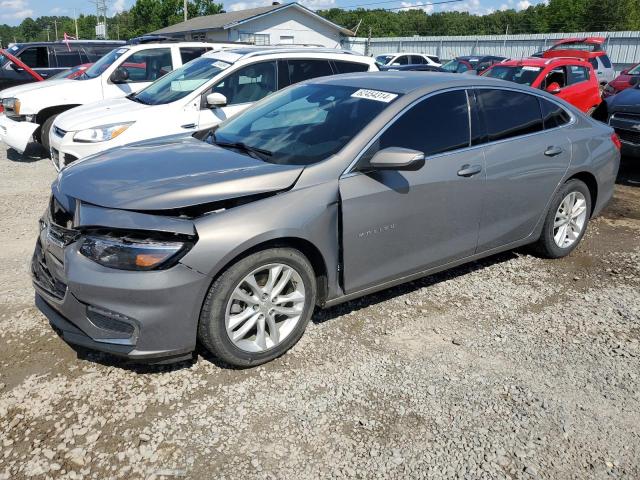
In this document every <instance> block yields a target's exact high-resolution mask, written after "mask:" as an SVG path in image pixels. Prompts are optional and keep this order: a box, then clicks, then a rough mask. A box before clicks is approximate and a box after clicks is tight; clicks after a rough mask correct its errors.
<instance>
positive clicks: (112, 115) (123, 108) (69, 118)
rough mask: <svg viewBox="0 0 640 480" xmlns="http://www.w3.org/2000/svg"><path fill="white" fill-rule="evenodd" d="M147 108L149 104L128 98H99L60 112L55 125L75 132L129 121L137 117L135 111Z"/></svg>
mask: <svg viewBox="0 0 640 480" xmlns="http://www.w3.org/2000/svg"><path fill="white" fill-rule="evenodd" d="M149 108H150V106H149V105H143V104H142V103H138V102H134V101H133V100H129V99H128V98H114V99H109V100H100V101H98V102H94V103H89V104H87V105H81V106H79V107H75V108H73V109H71V110H68V111H66V112H64V113H62V114H60V115H59V116H58V117H57V118H56V126H57V127H59V128H61V129H62V130H66V131H67V132H75V131H77V130H84V129H85V128H92V127H98V126H101V125H110V124H113V123H120V122H130V121H134V120H136V119H137V118H138V116H137V115H136V114H137V112H139V111H140V110H148V109H149ZM158 114H160V112H158Z"/></svg>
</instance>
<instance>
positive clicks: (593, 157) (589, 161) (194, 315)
mask: <svg viewBox="0 0 640 480" xmlns="http://www.w3.org/2000/svg"><path fill="white" fill-rule="evenodd" d="M205 140H206V141H199V140H196V139H194V138H187V139H184V138H182V139H167V140H165V141H164V142H160V143H155V144H154V143H145V144H139V145H132V146H126V147H122V148H119V149H114V150H110V151H108V152H105V153H103V154H100V155H97V156H95V157H93V158H91V159H87V160H85V161H82V162H78V163H77V164H75V165H72V166H70V167H69V168H68V169H66V170H65V171H63V172H62V173H61V174H60V175H59V177H58V179H57V181H56V182H55V183H54V184H53V186H52V197H51V205H50V208H49V210H48V211H47V212H46V214H45V215H44V217H43V218H42V221H41V229H40V230H41V232H40V236H39V239H38V242H37V246H36V251H35V254H34V257H33V263H32V271H33V279H34V285H35V288H36V292H37V295H36V303H37V305H38V307H39V308H40V309H41V310H42V311H43V312H44V314H45V315H46V316H47V317H48V318H49V320H50V322H51V323H52V324H53V325H54V327H55V328H56V329H57V330H58V331H59V332H61V335H62V336H63V338H64V339H65V340H67V341H68V342H70V343H73V344H80V345H84V346H86V347H90V348H94V349H96V350H102V351H107V352H111V353H115V354H119V355H124V356H127V357H129V358H133V359H146V360H149V359H151V360H154V361H155V360H158V359H165V358H167V357H169V358H172V359H180V358H184V356H185V355H190V354H191V352H193V350H194V348H195V346H196V341H197V340H199V341H200V342H201V343H202V345H204V346H205V347H206V348H207V349H209V350H210V351H211V352H213V353H214V354H215V355H217V356H218V357H219V358H221V359H223V360H224V361H226V362H228V363H229V364H233V365H241V366H248V365H258V364H261V363H264V362H267V361H269V360H271V359H273V358H276V357H278V356H279V355H281V354H283V353H284V352H285V351H287V350H288V349H289V348H291V347H292V346H293V345H294V344H295V343H296V342H297V341H298V340H299V339H300V337H301V336H302V334H303V332H304V330H305V327H306V326H307V323H308V322H309V319H310V317H311V315H312V313H313V310H314V308H315V306H316V305H318V306H330V305H335V304H337V303H340V302H344V301H346V300H350V299H352V298H356V297H360V296H363V295H366V294H368V293H371V292H374V291H376V290H380V289H384V288H387V287H390V286H392V285H395V284H398V283H402V282H406V281H409V280H412V279H415V278H418V277H421V276H424V275H428V274H430V273H433V272H436V271H439V270H444V269H447V268H451V267H453V266H455V265H458V264H461V263H464V262H469V261H472V260H475V259H478V258H480V257H484V256H487V255H492V254H495V253H497V252H500V251H503V250H508V249H512V248H514V247H517V246H520V245H524V244H529V243H534V244H535V245H536V248H537V249H538V251H539V252H540V253H541V254H542V255H544V256H546V257H552V258H557V257H563V256H565V255H567V254H569V253H570V252H571V251H572V250H573V249H574V248H575V247H576V246H577V245H578V243H579V242H580V240H581V238H582V236H583V235H584V233H585V230H586V228H587V224H588V222H589V218H590V217H592V216H593V215H596V214H598V212H600V211H601V210H602V208H603V207H604V206H605V205H606V204H607V202H608V201H609V199H610V198H611V196H612V192H613V187H614V182H615V178H616V173H617V170H618V164H619V159H620V154H619V150H618V147H619V146H620V144H619V141H618V139H617V137H616V136H615V134H613V130H612V129H611V128H610V127H608V126H606V125H604V124H600V123H598V122H596V121H595V120H592V119H590V118H588V117H586V116H585V115H583V114H582V113H580V112H579V111H578V110H577V109H575V108H573V107H572V106H570V105H568V104H566V103H564V102H562V101H560V100H558V99H557V98H555V97H553V96H551V95H549V94H546V93H545V92H542V91H539V90H532V89H530V88H528V87H524V86H520V85H515V84H507V83H505V82H503V81H501V80H494V79H488V78H483V77H469V76H466V75H451V74H440V75H431V74H428V73H422V72H394V73H393V74H391V73H384V72H381V73H367V74H349V75H338V76H334V77H323V78H319V79H315V80H311V81H308V82H302V83H300V84H298V85H294V86H291V87H289V88H286V89H284V90H282V91H280V92H277V93H275V94H273V95H270V96H269V97H267V98H265V99H264V100H262V101H260V102H259V103H257V104H256V105H255V106H254V107H252V108H250V109H248V110H246V111H245V112H243V113H242V114H240V115H238V116H236V117H234V118H232V119H230V120H228V121H226V122H224V123H223V124H221V125H220V127H219V128H217V129H216V130H215V131H212V132H210V133H209V134H208V135H206V139H205Z"/></svg>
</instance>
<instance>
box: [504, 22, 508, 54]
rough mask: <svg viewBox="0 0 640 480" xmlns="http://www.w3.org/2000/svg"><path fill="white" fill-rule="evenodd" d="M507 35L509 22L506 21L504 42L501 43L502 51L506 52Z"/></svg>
mask: <svg viewBox="0 0 640 480" xmlns="http://www.w3.org/2000/svg"><path fill="white" fill-rule="evenodd" d="M507 35H509V24H508V23H507V29H506V30H505V32H504V42H503V43H502V53H506V50H507Z"/></svg>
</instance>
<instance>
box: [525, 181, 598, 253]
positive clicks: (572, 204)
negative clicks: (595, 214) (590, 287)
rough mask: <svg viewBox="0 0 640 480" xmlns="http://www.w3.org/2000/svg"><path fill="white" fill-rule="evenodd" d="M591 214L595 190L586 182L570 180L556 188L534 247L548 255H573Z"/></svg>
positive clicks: (538, 251)
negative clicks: (591, 190)
mask: <svg viewBox="0 0 640 480" xmlns="http://www.w3.org/2000/svg"><path fill="white" fill-rule="evenodd" d="M590 216H591V193H590V192H589V188H588V187H587V186H586V185H585V184H584V182H582V181H580V180H578V179H572V180H569V181H568V182H567V183H565V184H564V185H563V186H562V187H560V189H559V190H558V191H557V192H556V194H555V196H554V197H553V200H552V202H551V205H549V210H548V211H547V216H546V218H545V221H544V225H543V227H542V233H541V235H540V238H539V239H538V242H537V243H536V244H535V246H534V248H535V250H536V251H537V253H538V254H539V255H541V256H543V257H546V258H561V257H565V256H567V255H569V254H570V253H571V252H572V251H573V250H574V249H575V248H576V247H577V246H578V244H579V243H580V241H581V240H582V237H583V236H584V233H585V231H586V230H587V225H588V223H589V217H590Z"/></svg>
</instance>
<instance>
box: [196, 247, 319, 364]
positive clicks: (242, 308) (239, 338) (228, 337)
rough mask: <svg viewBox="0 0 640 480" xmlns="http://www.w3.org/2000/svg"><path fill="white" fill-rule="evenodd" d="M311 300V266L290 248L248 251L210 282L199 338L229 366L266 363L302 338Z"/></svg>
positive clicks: (313, 283) (313, 286) (313, 298)
mask: <svg viewBox="0 0 640 480" xmlns="http://www.w3.org/2000/svg"><path fill="white" fill-rule="evenodd" d="M315 301H316V280H315V275H314V272H313V268H312V267H311V264H310V263H309V261H308V260H307V259H306V257H305V256H304V255H302V253H300V252H299V251H298V250H294V249H292V248H272V249H268V250H263V251H261V252H257V253H254V254H251V255H249V256H247V257H245V258H243V259H241V260H239V261H238V262H237V263H235V264H234V265H232V266H231V267H229V268H228V269H227V270H225V271H224V272H223V273H222V274H221V275H220V276H219V277H218V278H217V279H216V280H215V281H214V282H213V284H212V285H211V287H210V288H209V291H208V293H207V296H206V298H205V301H204V305H203V307H202V311H201V313H200V323H199V326H198V339H199V340H200V343H201V344H202V345H203V346H204V347H205V348H206V349H207V350H209V351H210V352H211V353H213V354H214V355H215V356H216V357H218V358H220V359H221V360H223V361H225V362H226V363H228V364H231V365H234V366H239V367H249V366H255V365H260V364H263V363H266V362H268V361H271V360H273V359H275V358H277V357H279V356H280V355H282V354H283V353H285V352H286V351H287V350H289V349H290V348H291V347H293V346H294V345H295V344H296V343H297V342H298V340H300V338H301V337H302V334H303V333H304V330H305V328H306V327H307V324H308V323H309V319H310V318H311V314H312V313H313V309H314V306H315Z"/></svg>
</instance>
